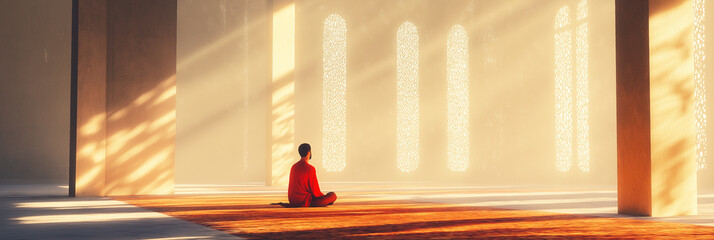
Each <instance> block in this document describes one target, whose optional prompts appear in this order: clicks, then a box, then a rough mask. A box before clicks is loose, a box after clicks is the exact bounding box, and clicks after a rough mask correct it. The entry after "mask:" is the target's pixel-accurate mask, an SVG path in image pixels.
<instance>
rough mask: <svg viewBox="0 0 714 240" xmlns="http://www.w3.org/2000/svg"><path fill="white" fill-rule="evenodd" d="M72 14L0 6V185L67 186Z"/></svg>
mask: <svg viewBox="0 0 714 240" xmlns="http://www.w3.org/2000/svg"><path fill="white" fill-rule="evenodd" d="M71 14H72V2H71V1H69V0H26V1H25V0H23V1H18V0H0V182H3V181H10V182H16V181H20V182H39V183H50V182H51V183H65V184H66V183H67V181H68V168H69V104H70V102H69V100H70V99H69V95H70V57H71V56H70V52H71V48H70V47H71V45H70V41H71V25H72V20H71Z"/></svg>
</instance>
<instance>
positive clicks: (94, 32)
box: [75, 0, 107, 196]
mask: <svg viewBox="0 0 714 240" xmlns="http://www.w3.org/2000/svg"><path fill="white" fill-rule="evenodd" d="M76 4H77V7H78V8H77V11H78V12H77V14H78V16H77V17H78V24H77V26H76V27H77V30H78V32H77V34H78V35H77V41H78V42H77V50H76V51H77V53H76V54H77V103H78V104H77V106H76V107H77V120H76V122H77V131H76V134H77V145H76V154H77V160H76V167H75V169H76V173H75V174H76V178H75V179H76V195H77V196H104V178H105V164H106V162H105V160H106V130H107V129H106V127H107V122H106V109H107V106H106V98H107V95H106V93H107V91H106V85H107V1H106V0H96V1H76Z"/></svg>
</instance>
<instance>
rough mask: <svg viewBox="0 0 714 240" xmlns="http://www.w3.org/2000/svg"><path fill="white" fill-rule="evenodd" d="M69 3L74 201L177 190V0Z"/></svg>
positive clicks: (110, 0)
mask: <svg viewBox="0 0 714 240" xmlns="http://www.w3.org/2000/svg"><path fill="white" fill-rule="evenodd" d="M72 4H73V13H72V14H73V47H72V51H73V52H72V55H73V59H72V73H73V74H72V106H71V107H72V111H71V113H72V117H71V118H72V119H71V120H72V126H71V127H70V129H71V131H72V132H71V133H70V136H71V137H73V138H72V139H71V145H70V168H71V170H70V196H75V195H76V196H116V195H147V194H171V193H173V191H174V146H175V135H176V100H175V95H176V24H177V22H176V14H177V8H176V7H177V6H176V4H177V3H176V1H175V0H152V1H144V0H73V1H72ZM72 153H74V154H75V155H72Z"/></svg>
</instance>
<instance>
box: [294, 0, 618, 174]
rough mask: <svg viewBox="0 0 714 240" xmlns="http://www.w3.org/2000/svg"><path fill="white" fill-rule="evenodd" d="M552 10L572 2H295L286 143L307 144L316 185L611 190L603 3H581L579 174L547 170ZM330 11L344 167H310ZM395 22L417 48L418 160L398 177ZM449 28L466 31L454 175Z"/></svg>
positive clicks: (607, 31) (611, 114)
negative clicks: (339, 47) (340, 23)
mask: <svg viewBox="0 0 714 240" xmlns="http://www.w3.org/2000/svg"><path fill="white" fill-rule="evenodd" d="M563 6H569V7H570V9H571V14H572V15H575V12H576V9H577V1H466V0H463V1H357V0H354V1H298V3H297V10H296V16H297V17H296V18H297V19H296V25H297V26H296V32H297V36H296V58H297V59H296V80H295V81H296V82H295V95H296V97H295V142H296V143H300V142H309V143H311V144H312V145H313V152H314V155H315V157H314V159H315V160H313V161H314V164H315V165H316V166H317V169H318V175H319V176H320V180H322V181H387V180H389V181H393V180H396V181H425V180H426V181H448V182H468V183H477V184H511V183H518V184H538V183H552V184H579V183H582V184H585V183H588V184H604V185H607V186H614V184H615V181H616V179H615V170H616V169H615V166H616V142H615V139H616V131H615V129H616V128H615V126H616V125H615V124H616V122H615V85H614V83H615V78H614V77H615V75H614V70H615V65H614V64H615V63H614V1H590V3H589V8H590V12H589V17H588V19H587V21H588V23H589V26H590V30H589V31H590V33H589V38H588V42H589V45H590V49H589V53H590V56H589V75H590V85H589V86H590V99H589V100H590V152H591V155H590V157H591V169H590V172H589V173H582V172H580V171H579V170H578V168H577V162H574V165H573V168H572V169H571V170H570V171H569V172H565V173H562V172H558V171H556V166H555V120H554V118H555V116H554V109H555V107H554V102H555V100H554V98H555V93H554V92H555V89H554V68H555V64H554V44H555V43H554V21H555V17H556V13H557V12H558V10H559V9H560V8H561V7H563ZM333 13H335V14H339V15H340V16H342V17H343V18H344V19H345V20H346V23H347V99H346V100H347V109H346V114H347V139H346V148H347V149H346V151H347V166H346V168H345V169H344V170H343V171H342V172H339V173H329V172H326V171H325V170H324V168H322V167H321V150H322V149H323V146H322V143H321V142H322V133H321V132H322V125H321V124H322V119H321V117H322V112H321V107H320V106H321V104H322V95H321V94H322V36H323V35H322V31H323V21H324V20H325V18H326V17H327V16H328V15H330V14H333ZM405 21H410V22H412V23H413V24H414V25H415V26H416V27H417V29H418V33H419V51H420V56H419V61H420V62H419V67H420V69H419V74H420V76H419V95H420V96H419V97H420V103H419V107H420V113H419V116H420V142H419V148H420V164H419V168H418V169H416V170H415V171H414V172H412V173H408V174H406V173H401V171H400V170H399V169H398V168H397V164H396V160H395V159H396V154H397V153H396V130H395V129H396V124H397V123H396V111H397V109H396V108H397V106H396V75H397V73H396V32H397V28H398V27H399V26H400V25H401V24H402V23H404V22H405ZM455 24H460V25H463V26H464V27H465V29H466V30H467V32H468V37H469V56H470V59H469V60H470V64H469V68H470V88H471V89H470V96H471V98H470V99H471V100H470V126H471V132H470V133H471V137H470V139H471V145H470V149H471V159H470V165H471V166H470V168H469V169H468V170H467V171H466V172H463V173H456V172H451V171H450V170H448V168H447V160H446V156H447V153H446V142H447V134H446V131H447V130H446V127H447V126H446V120H447V117H446V70H445V69H446V36H447V32H448V29H449V28H450V27H451V26H453V25H455ZM573 31H574V30H573ZM574 44H575V43H574ZM572 52H573V55H574V54H575V51H574V50H573V51H572ZM574 67H575V66H573V68H574Z"/></svg>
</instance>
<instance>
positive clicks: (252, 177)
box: [176, 0, 271, 184]
mask: <svg viewBox="0 0 714 240" xmlns="http://www.w3.org/2000/svg"><path fill="white" fill-rule="evenodd" d="M267 6H268V4H267V1H252V0H230V1H226V0H200V1H195V0H180V1H178V26H177V28H178V32H177V33H178V34H177V66H176V68H177V69H176V70H177V78H176V81H177V83H176V84H177V88H178V92H179V93H180V94H178V95H177V96H176V109H177V110H176V111H177V113H176V117H177V122H176V123H177V126H176V127H177V131H176V134H177V136H176V183H177V184H196V183H207V184H235V183H239V182H257V181H261V182H262V181H264V180H265V167H266V163H265V161H266V152H269V151H268V150H266V142H267V141H268V140H267V139H266V137H267V136H266V130H265V129H266V128H267V127H268V126H269V124H270V120H268V119H269V117H270V116H269V115H268V114H266V112H268V111H269V110H268V109H269V108H270V94H271V92H270V89H269V88H270V62H269V57H270V56H269V47H270V45H271V43H270V41H268V37H269V33H268V31H269V30H270V29H269V27H268V19H267V16H268V9H267Z"/></svg>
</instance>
